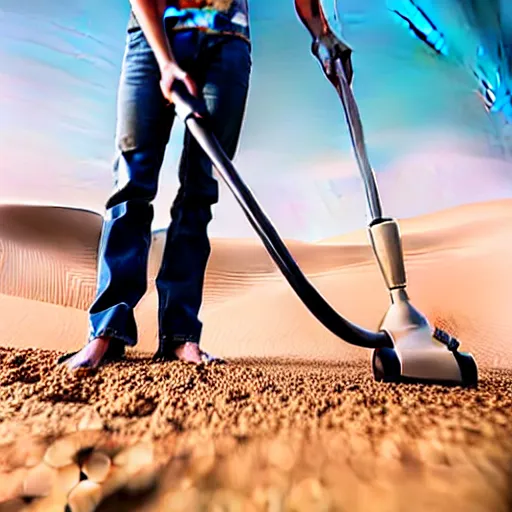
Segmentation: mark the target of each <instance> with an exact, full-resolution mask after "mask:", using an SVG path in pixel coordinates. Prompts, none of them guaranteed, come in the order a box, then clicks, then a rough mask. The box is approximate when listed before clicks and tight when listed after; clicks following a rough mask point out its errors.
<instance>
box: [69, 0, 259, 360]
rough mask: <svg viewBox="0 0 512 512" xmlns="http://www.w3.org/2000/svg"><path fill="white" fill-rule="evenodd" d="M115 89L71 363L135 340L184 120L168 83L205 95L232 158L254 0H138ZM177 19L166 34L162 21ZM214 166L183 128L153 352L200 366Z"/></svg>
mask: <svg viewBox="0 0 512 512" xmlns="http://www.w3.org/2000/svg"><path fill="white" fill-rule="evenodd" d="M131 4H132V12H131V17H130V22H129V26H128V34H127V39H126V49H125V54H124V58H123V63H122V72H121V78H120V85H119V91H118V110H117V117H118V119H117V134H116V141H117V148H118V154H117V158H116V160H115V164H114V175H115V190H114V193H113V195H112V196H111V197H110V199H109V200H108V202H107V205H106V214H105V217H104V221H103V229H102V234H101V240H100V244H99V252H98V282H97V293H96V298H95V300H94V302H93V304H92V305H91V307H90V310H89V323H90V333H89V340H88V343H87V344H86V345H85V347H83V348H82V349H81V350H80V351H79V352H77V353H74V354H69V355H66V356H64V357H63V358H61V362H64V361H66V363H67V365H68V366H69V367H70V368H71V369H75V368H81V367H90V368H91V367H92V368H95V367H98V366H99V365H101V364H102V363H104V362H106V361H112V360H119V359H121V358H122V357H123V356H124V351H125V346H126V345H128V346H134V345H136V343H137V326H136V323H135V317H134V308H135V306H136V305H137V303H138V302H139V301H140V299H141V298H142V296H143V295H144V293H145V291H146V289H147V260H148V251H149V247H150V241H151V221H152V219H153V206H152V201H153V199H154V198H155V196H156V193H157V183H158V176H159V171H160V168H161V166H162V161H163V158H164V152H165V148H166V145H167V143H168V141H169V137H170V132H171V128H172V125H173V121H174V119H175V112H174V106H173V105H172V104H171V103H172V100H171V93H170V89H171V86H172V84H173V83H174V81H175V80H179V81H182V82H183V83H184V84H185V85H186V87H187V89H188V90H189V91H190V92H191V93H192V94H194V95H199V96H202V97H203V98H204V100H205V103H206V108H207V110H208V113H209V117H210V124H211V126H212V129H213V131H214V133H215V135H216V137H217V138H218V140H219V142H220V144H221V145H222V147H223V149H224V150H225V152H226V153H227V155H228V156H229V157H230V158H233V156H234V154H235V151H236V147H237V144H238V140H239V135H240V130H241V126H242V121H243V117H244V113H245V105H246V98H247V94H248V87H249V78H250V71H251V49H250V38H249V25H248V5H247V0H202V1H199V0H197V1H193V0H170V1H166V0H131ZM164 12H165V16H166V20H167V21H168V22H170V23H171V24H172V26H173V30H172V34H171V36H170V38H169V39H167V36H166V34H165V30H164V28H163V22H162V20H163V17H164ZM212 170H213V169H212V164H211V162H210V161H209V160H208V158H207V156H206V154H205V153H204V152H203V151H202V149H201V148H200V147H199V145H198V144H197V142H196V141H195V140H194V139H193V137H192V136H191V135H190V134H189V133H188V131H187V132H186V135H185V140H184V147H183V152H182V157H181V162H180V167H179V180H180V188H179V191H178V194H177V196H176V199H175V201H174V204H173V205H172V208H171V218H172V221H171V224H170V227H169V230H168V233H167V239H166V244H165V248H164V254H163V259H162V263H161V267H160V270H159V273H158V276H157V279H156V286H157V291H158V299H159V311H158V321H159V348H158V351H157V353H156V354H155V355H156V357H158V358H161V359H164V360H173V359H179V360H183V361H188V362H193V363H200V362H202V361H209V360H211V359H213V358H211V356H209V355H208V354H206V353H204V352H203V351H202V350H201V349H200V347H199V342H200V337H201V330H202V323H201V321H200V320H199V318H198V313H199V310H200V306H201V302H202V293H203V282H204V275H205V270H206V265H207V261H208V258H209V255H210V244H209V239H208V235H207V226H208V224H209V222H210V220H211V218H212V212H211V208H212V206H213V205H214V204H215V203H216V202H217V201H218V185H217V181H216V180H215V178H214V177H213V174H212Z"/></svg>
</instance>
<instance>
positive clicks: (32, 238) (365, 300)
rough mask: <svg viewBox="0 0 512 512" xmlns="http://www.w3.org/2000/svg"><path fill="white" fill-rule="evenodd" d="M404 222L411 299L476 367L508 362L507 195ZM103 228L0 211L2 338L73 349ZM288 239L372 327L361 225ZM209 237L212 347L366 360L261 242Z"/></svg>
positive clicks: (342, 305)
mask: <svg viewBox="0 0 512 512" xmlns="http://www.w3.org/2000/svg"><path fill="white" fill-rule="evenodd" d="M400 225H401V228H402V232H403V235H404V247H405V252H406V261H407V270H408V276H409V290H410V294H411V296H412V298H413V300H414V302H415V304H417V305H418V306H419V307H420V308H421V309H422V310H423V311H425V313H426V314H427V315H428V316H429V318H430V319H431V320H432V321H435V322H436V323H437V324H439V325H440V326H442V327H445V328H448V329H449V330H450V332H452V333H453V334H454V335H456V336H458V337H459V338H460V339H461V341H462V342H463V346H464V349H467V350H471V351H472V352H473V353H474V354H475V355H476V357H477V358H478V361H479V363H480V364H484V365H486V366H493V367H508V368H510V367H511V365H512V344H510V343H509V341H508V340H509V332H510V330H511V328H512V323H511V322H512V321H511V319H510V311H511V306H512V296H511V294H510V290H511V289H512V273H511V272H510V261H511V257H512V244H511V242H512V238H511V236H510V229H511V226H512V201H511V200H504V201H495V202H489V203H479V204H473V205H467V206H463V207H458V208H455V209H451V210H447V211H441V212H437V213H435V214H431V215H428V216H423V217H418V218H414V219H407V220H403V221H401V222H400ZM100 228H101V218H100V217H99V216H98V215H96V214H93V213H90V212H87V211H78V210H72V209H65V208H50V207H41V206H12V205H10V206H7V205H5V206H2V207H0V311H1V316H0V339H1V340H2V345H4V346H14V347H38V348H48V349H58V350H68V349H71V348H75V347H78V346H79V345H80V344H81V343H82V342H83V340H84V336H85V333H86V329H87V316H86V309H87V307H88V305H89V303H90V302H91V300H92V298H93V294H94V287H95V270H96V250H97V243H98V238H99V232H100ZM164 235H165V234H164V233H163V232H158V233H155V235H154V241H153V246H152V251H151V257H150V265H149V275H150V278H151V279H150V285H149V289H148V293H147V294H146V296H145V297H144V298H143V300H142V301H141V303H140V305H139V307H138V309H137V318H138V321H139V328H140V344H139V346H138V349H139V350H142V351H148V352H152V351H153V350H154V349H155V347H156V292H155V289H154V284H153V281H152V279H153V278H154V276H155V274H156V272H157V270H158V265H159V262H160V258H161V254H162V247H163V243H164ZM287 244H288V247H289V248H290V251H291V252H292V254H293V255H294V256H295V258H296V259H297V261H298V262H299V264H300V265H301V267H302V268H303V270H304V272H305V273H306V274H307V275H308V276H310V278H311V280H312V282H313V283H314V284H315V286H317V288H318V289H319V290H320V292H321V293H322V294H323V295H324V296H325V297H326V298H327V299H328V300H329V301H330V302H331V303H332V305H333V306H334V307H335V308H336V309H337V310H338V311H339V312H340V313H342V314H343V315H347V316H348V317H349V318H350V319H352V320H353V321H355V322H357V323H359V324H361V325H363V326H365V327H367V328H377V326H378V323H379V320H380V318H381V317H382V315H383V314H384V312H385V310H386V307H387V300H388V299H387V294H386V291H385V288H384V286H383V282H382V278H381V276H380V274H379V273H378V270H377V267H376V265H375V262H374V259H373V255H372V253H371V250H370V247H369V245H368V242H367V236H366V233H365V231H358V232H355V233H352V234H349V235H346V236H341V237H338V238H333V239H329V240H324V241H319V242H318V243H302V242H298V241H288V242H287ZM212 245H213V252H212V257H211V260H210V264H209V268H208V273H207V279H206V286H205V300H204V307H203V310H202V318H203V320H204V323H205V328H204V346H205V347H206V348H207V349H209V350H211V351H212V352H215V353H217V354H219V355H222V356H225V357H245V356H256V357H261V356H276V357H281V356H284V357H307V358H314V359H332V360H354V359H359V358H361V357H364V358H366V357H368V353H367V352H366V351H364V350H361V349H357V348H354V347H351V346H349V345H347V344H344V343H342V342H341V341H340V340H339V339H338V338H336V337H335V336H333V335H332V334H331V333H330V332H328V331H327V330H326V329H325V328H324V327H323V326H322V325H320V324H319V323H318V322H317V321H316V320H315V319H314V318H313V317H312V315H311V314H310V313H309V312H308V311H307V310H306V309H305V307H304V306H303V305H302V303H301V302H300V301H299V300H298V299H297V297H296V296H295V294H294V293H293V291H292V290H291V289H290V288H289V287H288V286H287V284H286V282H285V281H284V279H283V278H282V276H281V274H280V273H279V271H278V270H277V269H276V267H275V266H274V264H273V262H272V261H271V260H270V258H269V257H268V255H267V253H266V252H265V250H264V248H263V246H262V245H261V244H260V241H259V240H258V239H250V240H230V239H215V240H213V242H212Z"/></svg>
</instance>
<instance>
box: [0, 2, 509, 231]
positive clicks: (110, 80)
mask: <svg viewBox="0 0 512 512" xmlns="http://www.w3.org/2000/svg"><path fill="white" fill-rule="evenodd" d="M249 1H250V14H251V31H252V40H253V48H252V57H253V71H252V76H251V84H250V92H249V98H248V105H247V111H246V118H245V121H244V126H243V131H242V135H241V141H240V146H239V149H238V152H237V156H236V158H235V165H236V167H237V169H238V171H239V173H240V174H241V175H242V177H243V178H244V180H245V181H246V183H247V184H248V185H249V187H250V188H251V189H252V190H253V192H254V193H255V194H256V196H257V197H258V200H259V202H260V204H261V205H262V206H263V208H264V210H265V211H266V212H267V213H268V214H269V216H270V217H271V219H272V220H273V222H274V225H275V226H276V228H277V229H278V231H279V232H280V233H281V234H282V235H283V236H284V237H287V238H295V239H301V240H307V241H309V240H318V239H321V238H326V237H331V236H335V235H339V234H342V233H345V232H348V231H352V230H354V229H359V228H361V227H364V226H365V224H366V222H367V216H366V215H367V209H366V205H365V197H364V192H363V188H362V185H361V181H360V179H359V175H358V170H357V167H356V164H355V161H354V158H353V154H352V151H351V146H350V139H349V137H348V133H347V129H346V125H345V122H344V117H343V111H342V108H341V105H340V102H339V98H338V97H337V95H336V93H335V91H334V89H333V87H332V86H331V84H330V83H329V82H328V81H327V80H326V79H325V78H324V76H323V74H322V72H321V70H320V67H319V65H318V64H317V62H316V60H315V59H314V57H313V56H312V55H311V53H310V44H311V41H310V38H309V35H308V33H307V32H306V30H305V29H304V27H303V26H302V25H301V24H300V22H299V20H298V18H297V16H296V14H295V10H294V6H293V2H292V0H280V1H279V2H276V0H257V1H254V0H252V1H251V0H249ZM507 2H508V0H474V1H473V2H463V1H462V0H461V1H460V2H459V1H457V0H444V1H443V2H439V1H434V0H416V1H415V2H413V1H412V0H387V1H386V0H344V1H343V2H340V3H339V5H338V6H337V14H338V16H337V17H336V18H335V9H334V5H335V2H334V1H333V2H331V1H330V0H329V1H327V0H325V8H326V11H327V13H328V16H329V19H330V20H331V21H332V22H333V26H335V28H336V29H337V30H339V27H340V25H339V24H338V23H337V21H336V20H338V21H341V26H342V27H343V37H344V38H345V40H346V41H347V42H348V43H349V44H350V45H351V47H352V48H353V49H354V54H353V65H354V69H355V80H354V93H355V95H356V98H357V100H358V103H359V107H360V111H361V115H362V119H363V124H364V128H365V134H366V138H367V143H368V148H369V153H370V159H371V161H372V164H373V167H374V168H375V171H376V173H377V179H378V182H379V186H380V190H381V193H382V196H383V197H382V199H383V204H384V212H385V214H386V215H393V216H396V217H399V218H403V217H410V216H414V215H420V214H424V213H429V212H433V211H436V210H439V209H443V208H448V207H452V206H456V205H459V204H464V203H470V202H476V201H486V200H492V199H500V198H510V197H512V142H511V141H512V132H511V129H510V124H509V123H510V121H511V120H512V119H511V118H512V115H511V109H512V107H511V105H510V96H507V94H509V91H510V89H509V84H510V69H511V61H512V57H511V55H512V51H511V49H512V45H511V43H512V41H511V39H512V36H511V34H512V5H511V3H510V2H508V4H507ZM468 6H470V7H468ZM128 14H129V2H128V0H110V1H109V2H104V1H103V0H69V1H68V2H60V1H57V0H45V1H44V2H41V1H40V0H25V1H24V2H19V1H18V0H2V2H1V4H0V201H1V202H8V203H17V202H24V203H38V204H41V203H43V204H58V205H64V206H69V207H77V208H86V209H90V210H93V211H97V212H99V213H103V208H104V204H105V202H106V201H107V199H108V196H109V193H110V191H111V187H112V172H111V167H112V160H113V157H114V129H115V116H116V109H115V107H116V105H115V102H116V93H117V83H118V78H119V71H120V65H121V59H122V55H123V50H124V42H125V29H126V23H127V20H128ZM409 22H411V23H412V24H413V26H414V28H415V30H416V32H414V30H411V25H408V23H409ZM418 30H419V31H420V33H421V34H420V35H419V36H418V34H419V33H418ZM422 39H423V40H422ZM497 76H498V78H496V77H497ZM489 91H490V92H489ZM479 92H480V93H481V94H483V96H484V97H485V96H486V94H487V98H488V101H489V98H490V100H491V102H494V103H493V105H491V108H493V109H494V110H495V111H494V112H488V111H487V110H486V108H485V105H484V101H483V100H482V99H481V97H480V96H479V94H478V93H479ZM182 137H183V126H182V124H181V123H180V122H177V123H176V124H175V127H174V129H173V134H172V137H171V141H170V144H169V147H168V151H167V155H166V159H165V162H164V166H163V168H162V171H161V177H160V184H159V194H158V196H157V199H156V200H155V222H154V228H155V229H159V228H164V227H165V226H167V224H168V222H169V207H170V204H171V202H172V200H173V198H174V195H175V194H176V191H177V185H178V184H177V163H178V160H179V156H180V150H181V140H182ZM210 234H211V235H212V236H219V237H247V236H253V233H252V230H251V227H250V226H249V224H248V222H247V220H246V219H245V217H244V215H243V213H242V211H241V210H240V208H239V206H238V205H237V204H236V202H235V201H234V199H233V198H232V196H231V193H230V192H229V190H228V189H227V188H226V187H225V186H223V184H222V182H221V197H220V202H219V204H218V205H217V206H216V207H215V210H214V221H213V222H212V224H211V226H210Z"/></svg>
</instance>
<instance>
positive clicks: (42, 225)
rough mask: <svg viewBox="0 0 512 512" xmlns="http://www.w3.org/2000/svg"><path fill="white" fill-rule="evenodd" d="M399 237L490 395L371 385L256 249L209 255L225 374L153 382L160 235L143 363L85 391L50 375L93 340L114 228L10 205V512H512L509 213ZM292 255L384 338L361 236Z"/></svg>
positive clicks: (211, 347) (169, 375) (2, 276)
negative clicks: (103, 233)
mask: <svg viewBox="0 0 512 512" xmlns="http://www.w3.org/2000/svg"><path fill="white" fill-rule="evenodd" d="M400 225H401V229H402V233H403V238H404V248H405V254H406V265H407V271H408V278H409V292H410V295H411V298H412V300H413V302H414V304H416V305H417V307H419V308H420V309H421V310H422V311H424V312H425V313H426V314H427V316H428V317H429V319H430V320H431V321H432V323H435V324H436V325H438V326H439V327H442V328H444V329H446V330H448V331H449V332H450V333H451V334H453V335H455V336H457V338H459V339H460V341H461V342H462V349H463V350H464V351H470V352H472V353H473V354H474V356H475V357H476V359H477V362H478V364H479V368H480V385H479V387H478V388H477V389H466V390H463V389H458V388H455V389H446V388H441V387H428V386H420V385H407V386H406V385H403V386H397V385H392V384H380V383H375V382H374V381H373V378H372V376H371V371H370V365H369V364H368V363H369V352H368V351H365V350H363V349H358V348H354V347H351V346H349V345H347V344H345V343H343V342H342V341H341V340H339V339H337V338H336V337H334V336H333V335H332V334H330V333H329V332H328V331H326V330H325V328H324V327H323V326H321V325H320V324H318V323H317V321H316V320H315V319H314V318H313V317H312V315H311V314H310V313H309V312H308V311H307V310H306V309H305V308H304V306H303V305H302V304H301V303H300V301H299V300H298V299H297V298H296V296H295V295H294V293H293V292H292V291H291V289H289V287H288V286H287V284H286V283H285V281H284V279H283V278H282V277H281V275H280V274H279V272H278V271H277V270H276V268H275V267H274V265H273V263H272V261H271V260H270V258H269V257H268V256H267V254H266V253H265V251H264V249H263V248H262V246H261V244H260V243H259V241H258V240H256V239H254V240H224V239H223V240H213V242H212V246H213V252H212V257H211V260H210V265H209V269H208V274H207V280H206V287H205V302H204V307H203V311H202V319H203V321H204V324H205V331H204V347H205V348H206V349H207V350H208V351H210V352H213V353H215V354H218V355H220V356H223V357H225V358H226V359H227V360H228V364H227V365H220V364H214V365H212V366H211V367H204V366H200V367H197V368H195V367H191V366H187V365H185V364H181V363H153V362H152V361H151V360H150V355H151V353H152V352H153V350H154V349H155V348H156V311H155V306H156V294H155V289H154V284H153V281H152V280H153V278H154V276H155V274H156V271H157V269H158V264H159V259H160V257H161V252H162V245H163V239H164V238H163V236H164V235H163V233H155V235H154V243H153V246H152V253H151V258H150V259H151V261H150V268H149V275H150V284H149V288H148V293H147V295H146V296H145V297H144V299H143V301H142V302H141V304H140V307H139V308H138V311H137V318H138V321H139V331H140V343H139V345H138V347H137V351H135V352H133V353H131V354H130V357H129V360H128V361H126V362H122V363H119V364H117V365H108V366H106V367H104V368H102V369H100V370H99V371H95V372H82V373H80V374H77V375H73V376H71V375H69V374H68V372H67V371H66V370H65V369H63V368H57V367H56V365H55V359H56V356H57V355H58V354H59V353H61V352H63V351H67V350H70V349H75V348H77V347H79V346H80V345H81V344H82V343H83V340H84V337H85V334H86V328H87V317H86V309H87V307H88V304H89V303H90V301H91V300H92V297H93V293H94V284H95V282H94V281H95V266H96V263H95V259H96V249H97V243H98V237H99V230H100V227H101V219H100V217H99V216H97V215H95V214H92V213H90V212H86V211H77V210H69V209H62V208H49V207H42V206H7V205H6V206H2V207H1V208H0V312H1V316H0V339H1V340H2V349H1V350H0V358H1V359H2V363H3V365H2V370H1V371H0V436H1V438H2V444H1V448H0V472H2V475H1V477H0V478H1V480H0V481H1V482H2V484H1V485H0V502H1V501H2V500H3V501H4V504H3V505H0V510H25V509H26V510H64V507H65V505H66V503H68V504H69V505H70V506H71V509H72V510H73V511H75V510H84V511H85V510H95V509H97V510H233V511H234V510H269V511H274V510H276V511H277V510H322V511H324V510H371V511H373V510H375V511H381V510H382V511H387V510H390V511H391V510H451V511H453V510H465V511H469V510H471V511H473V510H475V511H477V510H496V511H501V510H503V511H506V510H511V509H512V498H511V493H510V484H511V483H512V474H511V470H510V468H511V467H512V465H511V464H512V441H511V440H512V427H511V425H512V421H511V420H512V391H511V390H512V387H511V379H512V344H511V343H510V341H509V340H510V334H509V333H510V330H511V328H512V317H511V314H510V313H511V311H512V307H511V306H512V296H511V290H512V272H510V261H511V258H512V237H511V236H510V229H511V226H512V201H510V200H504V201H495V202H490V203H479V204H472V205H467V206H463V207H459V208H455V209H452V210H446V211H441V212H438V213H435V214H432V215H428V216H423V217H418V218H414V219H406V220H402V221H400ZM288 247H289V248H290V250H291V252H292V253H293V255H294V256H295V257H296V259H297V261H298V262H299V264H300V265H301V267H302V268H303V270H304V271H305V273H306V274H307V275H308V276H309V277H310V279H311V280H312V282H313V283H314V284H315V286H316V287H317V288H318V289H319V291H320V292H321V293H322V294H323V295H324V296H325V297H326V298H327V299H328V300H329V302H331V304H332V305H333V306H334V307H335V308H336V309H337V310H338V311H339V312H340V313H341V314H343V315H346V316H348V317H349V318H350V319H351V320H353V321H355V322H357V323H359V324H360V325H363V326H365V327H367V328H372V329H375V328H377V326H378V324H379V321H380V319H381V317H382V315H383V314H384V313H385V310H386V307H387V304H388V298H387V294H386V291H385V287H384V285H383V281H382V278H381V276H380V274H379V273H378V270H377V266H376V264H375V262H374V259H373V255H372V253H371V251H370V248H369V245H368V243H367V238H366V233H365V232H363V231H361V232H356V233H353V234H349V235H345V236H341V237H338V238H335V239H329V240H322V241H319V242H317V243H302V242H297V241H289V242H288ZM130 446H131V448H130ZM79 481H80V482H79ZM23 497H24V498H23ZM100 503H101V504H100ZM2 507H3V508H2Z"/></svg>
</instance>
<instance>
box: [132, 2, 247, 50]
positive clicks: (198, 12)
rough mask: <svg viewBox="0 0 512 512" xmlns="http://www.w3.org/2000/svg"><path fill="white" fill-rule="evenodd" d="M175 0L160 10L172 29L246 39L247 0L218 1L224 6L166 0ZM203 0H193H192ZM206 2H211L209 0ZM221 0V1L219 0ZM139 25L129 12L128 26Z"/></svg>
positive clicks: (134, 26)
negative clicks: (163, 11) (163, 9)
mask: <svg viewBox="0 0 512 512" xmlns="http://www.w3.org/2000/svg"><path fill="white" fill-rule="evenodd" d="M169 3H172V4H177V5H172V6H169V7H168V8H167V9H166V11H165V14H164V17H165V19H166V22H167V23H168V24H169V23H170V24H171V26H173V29H174V30H186V29H191V28H192V29H198V30H202V31H205V32H209V33H213V34H229V35H234V36H238V37H241V38H243V39H245V40H246V41H250V29H249V6H248V0H228V1H224V2H222V3H223V4H225V7H224V8H214V7H212V6H210V5H208V6H205V7H196V6H194V7H189V6H187V7H182V6H183V5H184V4H187V3H188V4H189V5H190V4H192V3H193V2H186V1H185V0H177V1H174V2H173V1H170V2H169ZM201 3H202V4H204V3H205V2H195V4H201ZM209 3H210V4H211V3H212V2H209ZM219 3H221V2H219ZM136 27H139V23H138V21H137V19H136V18H135V15H134V14H133V11H132V12H131V14H130V21H129V24H128V30H132V29H134V28H136Z"/></svg>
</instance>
